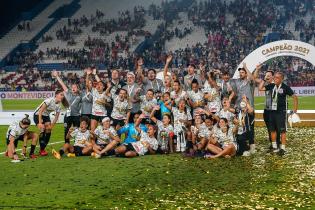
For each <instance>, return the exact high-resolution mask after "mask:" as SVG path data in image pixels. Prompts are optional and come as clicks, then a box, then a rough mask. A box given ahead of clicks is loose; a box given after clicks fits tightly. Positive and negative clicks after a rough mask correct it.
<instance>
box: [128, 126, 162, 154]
mask: <svg viewBox="0 0 315 210" xmlns="http://www.w3.org/2000/svg"><path fill="white" fill-rule="evenodd" d="M131 144H132V146H133V148H134V149H135V151H136V153H137V154H139V155H145V153H147V152H148V151H149V149H148V147H149V146H150V147H151V148H152V149H153V150H157V149H158V147H159V144H158V141H157V140H156V138H154V137H153V138H151V137H149V136H148V134H147V133H146V132H144V131H141V134H140V141H137V142H132V143H131Z"/></svg>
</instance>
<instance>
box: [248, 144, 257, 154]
mask: <svg viewBox="0 0 315 210" xmlns="http://www.w3.org/2000/svg"><path fill="white" fill-rule="evenodd" d="M249 148H250V149H249V152H250V154H251V155H253V154H255V153H256V146H255V144H251V145H249Z"/></svg>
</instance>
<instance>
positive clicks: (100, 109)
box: [91, 88, 108, 116]
mask: <svg viewBox="0 0 315 210" xmlns="http://www.w3.org/2000/svg"><path fill="white" fill-rule="evenodd" d="M91 93H92V96H93V104H92V115H95V116H106V115H107V110H106V108H105V106H104V105H101V104H98V103H96V101H97V100H100V101H105V100H108V98H107V97H106V96H105V92H103V93H99V92H98V91H97V90H96V89H95V88H93V89H92V92H91Z"/></svg>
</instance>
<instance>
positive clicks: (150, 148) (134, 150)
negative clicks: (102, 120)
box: [115, 114, 159, 157]
mask: <svg viewBox="0 0 315 210" xmlns="http://www.w3.org/2000/svg"><path fill="white" fill-rule="evenodd" d="M145 117H146V116H145V115H144V114H141V115H140V116H139V118H138V120H137V122H136V124H135V127H136V129H137V131H138V132H139V133H140V140H139V141H137V142H132V143H129V144H127V145H121V146H119V147H117V148H116V149H115V154H117V155H122V156H125V157H136V156H141V155H146V154H155V151H156V150H157V149H158V147H159V144H158V141H157V140H156V138H155V132H156V129H155V128H154V126H153V125H149V126H148V132H147V133H146V132H144V131H143V130H141V129H140V128H139V125H140V122H141V120H142V119H144V118H145Z"/></svg>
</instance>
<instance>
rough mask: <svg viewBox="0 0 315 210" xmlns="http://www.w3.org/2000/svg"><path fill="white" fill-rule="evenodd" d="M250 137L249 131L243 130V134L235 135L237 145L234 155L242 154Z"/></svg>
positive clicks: (246, 148) (247, 148) (247, 147)
mask: <svg viewBox="0 0 315 210" xmlns="http://www.w3.org/2000/svg"><path fill="white" fill-rule="evenodd" d="M250 138H251V134H250V133H249V132H245V133H243V134H237V135H236V142H237V145H238V148H237V151H236V155H243V153H244V152H245V151H248V150H249V144H248V142H249V140H250Z"/></svg>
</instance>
